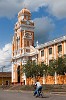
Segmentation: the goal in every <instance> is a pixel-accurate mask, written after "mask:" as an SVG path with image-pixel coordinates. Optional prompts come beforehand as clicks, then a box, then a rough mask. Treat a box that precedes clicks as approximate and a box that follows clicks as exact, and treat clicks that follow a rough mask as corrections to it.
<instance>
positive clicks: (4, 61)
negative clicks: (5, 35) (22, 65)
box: [0, 43, 12, 71]
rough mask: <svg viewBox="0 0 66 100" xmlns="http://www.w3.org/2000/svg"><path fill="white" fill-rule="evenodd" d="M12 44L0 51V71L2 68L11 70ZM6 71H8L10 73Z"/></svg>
mask: <svg viewBox="0 0 66 100" xmlns="http://www.w3.org/2000/svg"><path fill="white" fill-rule="evenodd" d="M11 47H12V46H11V43H9V44H6V45H5V46H4V47H3V48H2V49H0V71H1V70H2V68H1V67H3V66H5V67H4V70H5V69H8V70H9V69H11ZM8 70H6V71H8Z"/></svg>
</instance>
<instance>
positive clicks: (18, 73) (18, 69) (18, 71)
mask: <svg viewBox="0 0 66 100" xmlns="http://www.w3.org/2000/svg"><path fill="white" fill-rule="evenodd" d="M17 78H18V83H20V66H18V68H17Z"/></svg>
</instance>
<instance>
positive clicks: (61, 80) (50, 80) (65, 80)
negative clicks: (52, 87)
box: [26, 75, 66, 85]
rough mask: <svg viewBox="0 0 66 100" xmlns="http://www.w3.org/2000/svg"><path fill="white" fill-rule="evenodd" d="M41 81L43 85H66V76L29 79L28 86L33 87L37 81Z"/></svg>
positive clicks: (27, 80)
mask: <svg viewBox="0 0 66 100" xmlns="http://www.w3.org/2000/svg"><path fill="white" fill-rule="evenodd" d="M37 79H38V80H39V81H40V83H41V84H66V75H57V76H44V77H40V76H38V77H36V78H31V77H30V78H27V79H26V83H27V85H32V84H34V83H35V81H36V80H37Z"/></svg>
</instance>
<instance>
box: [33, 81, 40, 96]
mask: <svg viewBox="0 0 66 100" xmlns="http://www.w3.org/2000/svg"><path fill="white" fill-rule="evenodd" d="M35 86H36V89H35V91H34V96H35V95H37V96H40V92H41V90H42V85H41V84H40V82H39V80H37V82H36V83H35Z"/></svg>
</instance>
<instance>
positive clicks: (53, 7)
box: [47, 0, 66, 19]
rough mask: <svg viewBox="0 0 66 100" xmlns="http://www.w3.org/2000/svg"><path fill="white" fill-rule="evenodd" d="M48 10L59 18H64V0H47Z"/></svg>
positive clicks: (65, 10) (65, 14)
mask: <svg viewBox="0 0 66 100" xmlns="http://www.w3.org/2000/svg"><path fill="white" fill-rule="evenodd" d="M47 6H48V11H49V13H50V14H52V15H53V16H56V17H57V18H59V19H62V18H66V0H47Z"/></svg>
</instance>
